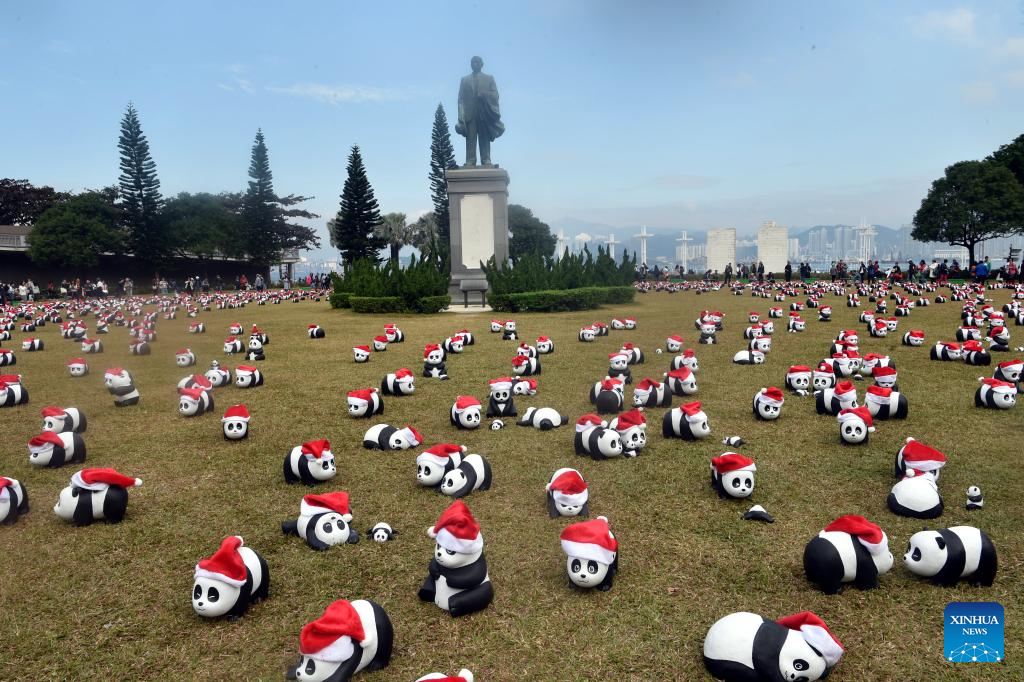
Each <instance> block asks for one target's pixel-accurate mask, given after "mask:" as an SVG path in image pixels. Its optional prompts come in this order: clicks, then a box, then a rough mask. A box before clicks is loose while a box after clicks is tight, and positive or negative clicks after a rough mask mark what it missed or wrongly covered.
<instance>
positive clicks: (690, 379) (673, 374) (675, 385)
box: [634, 365, 697, 407]
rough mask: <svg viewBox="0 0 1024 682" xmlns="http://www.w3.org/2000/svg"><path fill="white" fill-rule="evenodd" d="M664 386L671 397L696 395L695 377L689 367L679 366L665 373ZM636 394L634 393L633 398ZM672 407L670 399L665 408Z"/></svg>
mask: <svg viewBox="0 0 1024 682" xmlns="http://www.w3.org/2000/svg"><path fill="white" fill-rule="evenodd" d="M664 376H665V386H667V387H668V390H669V391H670V392H671V394H672V395H677V396H681V397H682V396H688V395H694V394H695V393H697V377H696V376H695V375H694V374H693V370H691V369H690V368H689V367H686V366H685V365H684V366H681V367H680V368H679V369H672V370H669V371H668V372H666V373H665V375H664ZM635 395H636V393H635V392H634V396H635ZM671 405H672V399H671V398H669V399H668V402H667V403H666V404H665V407H669V406H671Z"/></svg>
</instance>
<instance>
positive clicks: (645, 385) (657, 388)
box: [633, 374, 693, 407]
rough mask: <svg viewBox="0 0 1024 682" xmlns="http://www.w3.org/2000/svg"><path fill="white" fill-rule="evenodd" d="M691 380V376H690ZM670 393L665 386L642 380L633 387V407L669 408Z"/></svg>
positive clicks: (651, 380)
mask: <svg viewBox="0 0 1024 682" xmlns="http://www.w3.org/2000/svg"><path fill="white" fill-rule="evenodd" d="M690 376H691V378H692V376H693V375H692V374H691V375H690ZM671 406H672V391H670V390H669V388H668V386H667V385H666V384H663V383H661V382H658V381H655V380H654V379H650V378H646V377H645V378H644V379H642V380H641V381H640V383H638V384H637V385H636V386H634V387H633V407H671Z"/></svg>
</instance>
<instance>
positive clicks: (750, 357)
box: [732, 350, 765, 365]
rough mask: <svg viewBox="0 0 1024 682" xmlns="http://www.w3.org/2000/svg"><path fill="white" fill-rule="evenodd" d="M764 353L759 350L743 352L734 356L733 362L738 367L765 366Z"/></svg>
mask: <svg viewBox="0 0 1024 682" xmlns="http://www.w3.org/2000/svg"><path fill="white" fill-rule="evenodd" d="M764 358H765V356H764V353H763V352H761V351H759V350H741V351H740V352H738V353H736V355H733V356H732V361H733V362H734V363H736V364H737V365H763V364H764Z"/></svg>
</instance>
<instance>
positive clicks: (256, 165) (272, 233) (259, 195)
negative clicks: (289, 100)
mask: <svg viewBox="0 0 1024 682" xmlns="http://www.w3.org/2000/svg"><path fill="white" fill-rule="evenodd" d="M310 198H311V197H302V196H296V195H288V196H286V197H279V196H277V194H276V193H275V192H274V174H273V173H272V172H271V170H270V154H269V153H268V152H267V144H266V140H265V139H264V137H263V130H257V131H256V140H255V141H254V142H253V145H252V153H251V155H250V159H249V187H248V189H246V190H245V196H244V197H243V199H242V224H243V226H244V230H245V232H244V240H243V241H244V243H245V251H246V253H247V254H248V257H249V262H250V263H252V264H253V265H256V266H259V267H265V266H268V265H273V264H274V263H278V262H280V260H281V255H282V252H283V251H284V250H286V249H305V248H309V247H310V246H314V247H316V246H319V245H320V240H319V238H318V237H317V236H316V233H315V232H314V231H313V229H312V228H309V227H306V226H305V225H299V224H296V223H293V222H289V220H288V219H289V218H304V219H307V220H308V219H313V218H318V217H319V216H317V215H316V214H315V213H310V212H309V211H304V210H301V209H293V208H290V207H291V206H294V205H295V204H299V203H302V202H303V201H306V200H308V199H310Z"/></svg>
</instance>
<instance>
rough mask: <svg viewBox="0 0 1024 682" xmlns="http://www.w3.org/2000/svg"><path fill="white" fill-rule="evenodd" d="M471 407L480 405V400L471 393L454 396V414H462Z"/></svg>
mask: <svg viewBox="0 0 1024 682" xmlns="http://www.w3.org/2000/svg"><path fill="white" fill-rule="evenodd" d="M471 407H480V401H479V400H477V399H476V398H474V397H473V396H471V395H460V396H458V397H457V398H455V414H462V413H463V412H465V411H466V410H468V409H470V408H471Z"/></svg>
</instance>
